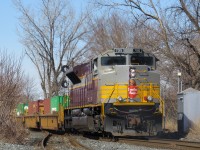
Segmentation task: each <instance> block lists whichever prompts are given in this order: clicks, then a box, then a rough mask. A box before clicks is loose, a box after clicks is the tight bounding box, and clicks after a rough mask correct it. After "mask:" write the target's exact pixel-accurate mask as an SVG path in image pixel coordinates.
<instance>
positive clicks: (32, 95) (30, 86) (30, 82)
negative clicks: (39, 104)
mask: <svg viewBox="0 0 200 150" xmlns="http://www.w3.org/2000/svg"><path fill="white" fill-rule="evenodd" d="M23 80H24V87H23V95H24V96H23V97H24V98H23V99H24V102H27V101H31V100H35V99H37V92H38V90H36V88H37V87H38V86H37V85H36V82H35V80H34V78H31V77H30V76H26V77H24V79H23Z"/></svg>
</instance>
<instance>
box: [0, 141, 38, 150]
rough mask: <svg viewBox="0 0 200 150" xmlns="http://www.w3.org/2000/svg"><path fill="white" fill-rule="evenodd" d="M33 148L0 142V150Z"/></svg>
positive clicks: (28, 149)
mask: <svg viewBox="0 0 200 150" xmlns="http://www.w3.org/2000/svg"><path fill="white" fill-rule="evenodd" d="M33 149H34V147H33V146H29V145H17V144H10V143H2V142H0V150H33Z"/></svg>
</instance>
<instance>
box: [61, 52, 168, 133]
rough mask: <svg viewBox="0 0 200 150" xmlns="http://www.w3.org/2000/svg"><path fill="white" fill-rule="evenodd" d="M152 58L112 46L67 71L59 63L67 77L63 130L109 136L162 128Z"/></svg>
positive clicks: (155, 131)
mask: <svg viewBox="0 0 200 150" xmlns="http://www.w3.org/2000/svg"><path fill="white" fill-rule="evenodd" d="M157 61H158V59H157V58H156V57H155V56H154V55H153V54H150V53H145V52H144V51H143V50H142V49H134V48H115V49H112V50H108V51H106V52H105V53H102V54H100V55H99V56H97V57H95V58H94V59H92V60H91V61H90V62H87V63H84V64H81V65H77V66H75V67H72V68H70V69H68V67H67V66H63V69H62V70H63V72H64V73H65V75H66V76H67V77H68V79H69V80H70V81H71V84H70V85H69V93H70V105H69V107H67V108H66V109H65V110H64V116H65V120H64V121H65V123H64V128H65V129H71V128H73V129H76V130H78V131H89V132H105V133H111V134H112V135H114V136H125V135H134V136H137V135H155V134H157V133H158V132H160V131H162V118H163V115H164V102H163V100H162V98H161V97H160V76H159V74H158V73H157V72H156V71H155V70H156V62H157ZM66 84H67V82H66V81H65V83H64V85H66Z"/></svg>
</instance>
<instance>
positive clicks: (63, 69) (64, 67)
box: [61, 65, 69, 73]
mask: <svg viewBox="0 0 200 150" xmlns="http://www.w3.org/2000/svg"><path fill="white" fill-rule="evenodd" d="M68 69H69V66H68V65H63V66H62V68H61V71H62V72H63V73H65V72H66V71H67V70H68Z"/></svg>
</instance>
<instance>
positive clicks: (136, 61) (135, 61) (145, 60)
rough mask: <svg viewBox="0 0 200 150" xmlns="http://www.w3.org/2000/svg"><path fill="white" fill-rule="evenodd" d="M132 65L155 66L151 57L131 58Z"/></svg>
mask: <svg viewBox="0 0 200 150" xmlns="http://www.w3.org/2000/svg"><path fill="white" fill-rule="evenodd" d="M131 65H148V66H152V65H153V57H149V56H131Z"/></svg>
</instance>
